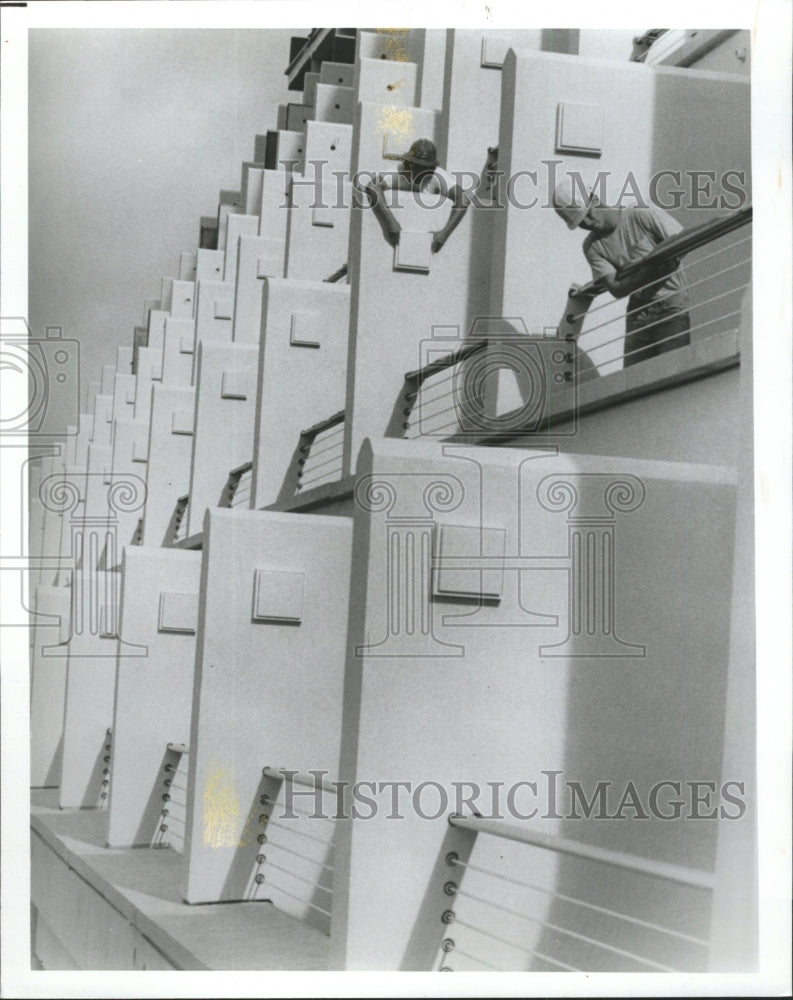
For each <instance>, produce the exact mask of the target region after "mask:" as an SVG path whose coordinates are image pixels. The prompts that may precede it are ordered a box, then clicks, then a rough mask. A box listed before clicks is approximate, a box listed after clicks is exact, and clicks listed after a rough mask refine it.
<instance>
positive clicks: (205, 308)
mask: <svg viewBox="0 0 793 1000" xmlns="http://www.w3.org/2000/svg"><path fill="white" fill-rule="evenodd" d="M233 320H234V282H233V281H199V282H198V302H197V305H196V343H198V341H200V340H226V341H230V340H231V328H232V323H233ZM193 370H194V373H195V361H194V369H193ZM193 382H195V375H194V377H193Z"/></svg>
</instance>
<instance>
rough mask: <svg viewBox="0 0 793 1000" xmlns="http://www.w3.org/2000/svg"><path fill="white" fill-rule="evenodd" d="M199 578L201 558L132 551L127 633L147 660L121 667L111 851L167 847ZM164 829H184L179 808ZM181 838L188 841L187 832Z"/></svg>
mask: <svg viewBox="0 0 793 1000" xmlns="http://www.w3.org/2000/svg"><path fill="white" fill-rule="evenodd" d="M200 573H201V553H200V552H189V551H181V550H179V549H145V548H140V547H131V548H127V549H126V550H125V553H124V563H123V570H122V591H121V625H120V634H121V636H122V637H123V638H124V639H125V640H126V641H127V642H130V643H135V644H136V645H138V646H144V647H145V648H146V656H145V657H144V658H142V659H129V658H125V657H120V658H119V659H118V661H117V669H116V701H115V711H114V714H113V776H112V786H111V795H110V818H109V826H108V834H107V840H108V844H111V845H115V846H126V845H136V844H138V845H142V844H151V843H152V842H154V841H156V842H157V843H162V842H163V838H162V837H157V834H158V833H159V832H160V831H159V827H160V826H161V825H162V823H163V820H162V818H161V812H162V810H163V809H164V808H169V807H168V806H167V805H164V804H163V801H162V795H163V794H169V789H170V787H171V786H170V785H168V786H165V785H164V781H165V780H175V779H173V778H172V776H173V775H174V773H175V770H176V769H175V768H173V764H174V763H175V760H174V761H171V760H170V756H169V755H168V753H167V745H168V744H169V743H183V744H189V742H190V711H191V705H192V693H193V667H194V663H195V645H196V637H195V626H196V620H195V613H196V610H197V607H198V584H199V577H200ZM191 628H192V631H191ZM166 763H171V764H172V769H171V770H169V771H168V772H167V773H166V772H165V771H164V765H165V764H166ZM169 776H171V777H170V778H169ZM171 814H173V815H171ZM165 822H166V825H168V826H169V827H170V826H173V825H174V824H178V823H179V818H178V817H176V816H175V813H174V810H173V809H170V808H169V817H168V819H167V821H165ZM182 822H183V820H182ZM175 832H176V833H178V834H179V839H180V840H181V839H183V836H184V831H183V829H182V830H177V831H175ZM165 842H166V843H167V842H168V839H165Z"/></svg>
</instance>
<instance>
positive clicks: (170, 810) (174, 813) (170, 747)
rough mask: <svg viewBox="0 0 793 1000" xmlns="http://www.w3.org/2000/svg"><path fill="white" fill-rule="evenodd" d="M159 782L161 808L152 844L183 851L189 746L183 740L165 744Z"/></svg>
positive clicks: (161, 847) (160, 848)
mask: <svg viewBox="0 0 793 1000" xmlns="http://www.w3.org/2000/svg"><path fill="white" fill-rule="evenodd" d="M165 750H166V752H165V763H164V764H163V774H162V779H161V784H160V803H161V805H160V811H159V816H158V817H157V820H156V829H155V831H154V835H153V837H152V840H151V846H152V847H154V848H157V849H159V850H163V849H170V850H174V851H176V852H177V853H182V852H183V851H184V841H185V828H186V823H187V773H188V768H189V766H190V761H189V757H190V747H189V746H187V744H186V743H168V744H167V745H166V748H165Z"/></svg>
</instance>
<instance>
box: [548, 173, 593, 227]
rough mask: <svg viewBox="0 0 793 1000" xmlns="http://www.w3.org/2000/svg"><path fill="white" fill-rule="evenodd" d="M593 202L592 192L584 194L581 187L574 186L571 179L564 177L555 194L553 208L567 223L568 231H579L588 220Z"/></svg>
mask: <svg viewBox="0 0 793 1000" xmlns="http://www.w3.org/2000/svg"><path fill="white" fill-rule="evenodd" d="M591 201H592V194H591V192H582V190H581V187H580V186H575V185H573V182H572V180H571V178H570V177H563V178H562V180H560V181H559V183H558V184H557V185H556V190H555V191H554V193H553V207H554V209H555V210H556V214H557V215H559V216H561V218H563V219H564V221H565V222H566V223H567V228H568V229H578V227H579V225H580V224H581V223H582V222H583V221H584V219H585V218H586V214H587V211H588V210H589V204H590V202H591Z"/></svg>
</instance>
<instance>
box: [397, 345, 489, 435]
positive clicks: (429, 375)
mask: <svg viewBox="0 0 793 1000" xmlns="http://www.w3.org/2000/svg"><path fill="white" fill-rule="evenodd" d="M487 346H488V341H487V340H485V339H482V340H477V341H474V342H472V343H469V344H463V346H462V347H459V348H458V349H457V350H456V351H452V352H450V353H449V354H445V355H443V356H442V357H440V358H436V359H435V360H434V361H430V362H429V363H428V364H426V365H424V366H423V367H421V368H417V369H416V370H415V371H409V372H405V380H404V386H403V390H402V395H401V398H400V401H399V404H398V406H399V407H400V409H401V413H399V414H398V418H401V428H395V430H401V436H402V437H404V438H416V437H420V436H422V435H436V434H441V433H444V432H448V433H449V434H451V433H453V431H454V430H456V429H457V428H458V426H459V420H460V416H461V415H462V414H461V409H466V408H467V409H470V407H472V406H477V405H480V404H481V402H482V399H481V396H479V395H475V396H473V397H472V396H471V394H470V393H466V394H465V399H462V393H461V386H460V385H459V384H458V375H459V366H460V365H462V364H463V362H465V361H467V360H469V358H473V357H475V356H476V355H478V354H481V353H482V352H483V351H485V350H486V349H487ZM436 376H442V377H440V378H436ZM425 384H426V389H425ZM466 388H467V387H466ZM461 403H462V407H461ZM417 413H418V415H419V417H418V419H416V414H417Z"/></svg>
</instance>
